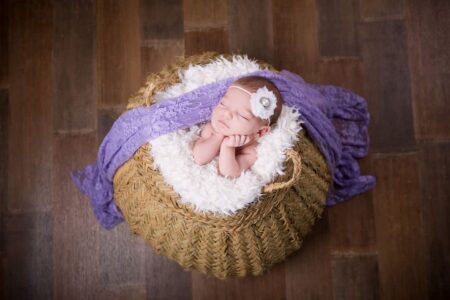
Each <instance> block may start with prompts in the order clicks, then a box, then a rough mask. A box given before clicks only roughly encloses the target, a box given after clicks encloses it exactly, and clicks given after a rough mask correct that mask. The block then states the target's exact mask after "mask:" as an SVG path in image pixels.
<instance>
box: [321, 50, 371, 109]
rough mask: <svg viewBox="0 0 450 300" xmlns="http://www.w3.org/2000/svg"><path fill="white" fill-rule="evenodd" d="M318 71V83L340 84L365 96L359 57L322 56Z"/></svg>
mask: <svg viewBox="0 0 450 300" xmlns="http://www.w3.org/2000/svg"><path fill="white" fill-rule="evenodd" d="M318 73H319V78H318V82H319V83H321V84H333V85H337V86H341V87H344V88H347V89H350V90H352V91H353V92H355V93H357V94H358V95H360V96H362V97H366V90H365V88H364V76H363V73H364V70H363V61H362V60H361V59H360V58H357V57H326V58H324V57H322V58H321V59H320V60H319V70H318ZM369 111H370V108H369Z"/></svg>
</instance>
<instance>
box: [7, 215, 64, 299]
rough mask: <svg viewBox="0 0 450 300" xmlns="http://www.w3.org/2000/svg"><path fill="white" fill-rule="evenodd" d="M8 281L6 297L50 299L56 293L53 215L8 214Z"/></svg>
mask: <svg viewBox="0 0 450 300" xmlns="http://www.w3.org/2000/svg"><path fill="white" fill-rule="evenodd" d="M5 224H6V235H7V244H6V258H7V285H8V289H7V291H6V297H5V299H51V298H52V295H53V284H54V282H53V280H54V278H55V277H54V273H53V264H54V262H53V244H54V241H53V227H54V221H53V215H52V213H51V212H25V213H16V214H8V215H6V220H5Z"/></svg>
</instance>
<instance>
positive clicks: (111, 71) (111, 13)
mask: <svg viewBox="0 0 450 300" xmlns="http://www.w3.org/2000/svg"><path fill="white" fill-rule="evenodd" d="M139 3H140V1H139V0H132V1H114V0H100V1H97V28H98V37H97V42H98V43H97V44H98V46H97V56H98V61H97V68H98V80H97V83H98V94H99V101H98V107H108V106H116V105H125V104H127V102H128V98H129V97H130V96H131V95H132V94H133V93H134V92H136V91H137V90H138V88H139V87H140V86H141V84H143V82H142V78H141V48H140V45H141V44H140V43H141V27H140V19H139V18H140V16H141V15H140V7H139ZM118 83H120V84H118Z"/></svg>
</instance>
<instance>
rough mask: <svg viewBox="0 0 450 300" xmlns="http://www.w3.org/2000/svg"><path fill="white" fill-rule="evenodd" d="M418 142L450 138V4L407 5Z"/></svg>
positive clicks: (414, 2) (426, 2) (429, 2)
mask: <svg viewBox="0 0 450 300" xmlns="http://www.w3.org/2000/svg"><path fill="white" fill-rule="evenodd" d="M406 3H407V4H406V27H407V32H408V34H407V37H408V57H409V68H410V72H411V85H412V100H413V108H414V117H415V118H414V121H415V131H416V138H418V139H431V138H436V139H449V138H450V122H449V121H448V116H449V115H450V89H449V87H450V56H449V50H448V49H449V48H450V30H449V29H450V1H407V2H406Z"/></svg>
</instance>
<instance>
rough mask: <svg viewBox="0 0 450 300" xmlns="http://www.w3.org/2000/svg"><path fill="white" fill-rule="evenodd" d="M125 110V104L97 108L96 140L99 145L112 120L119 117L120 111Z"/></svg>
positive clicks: (109, 128)
mask: <svg viewBox="0 0 450 300" xmlns="http://www.w3.org/2000/svg"><path fill="white" fill-rule="evenodd" d="M124 111H125V106H119V107H111V108H101V109H98V110H97V120H98V121H97V122H98V128H97V142H98V146H100V144H101V142H102V141H103V139H104V138H105V136H106V135H107V134H108V132H109V131H110V130H111V127H112V125H113V124H114V122H115V121H116V120H117V119H118V118H119V116H120V115H121V114H122V112H124Z"/></svg>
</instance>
